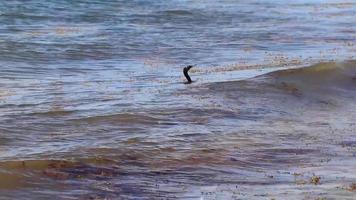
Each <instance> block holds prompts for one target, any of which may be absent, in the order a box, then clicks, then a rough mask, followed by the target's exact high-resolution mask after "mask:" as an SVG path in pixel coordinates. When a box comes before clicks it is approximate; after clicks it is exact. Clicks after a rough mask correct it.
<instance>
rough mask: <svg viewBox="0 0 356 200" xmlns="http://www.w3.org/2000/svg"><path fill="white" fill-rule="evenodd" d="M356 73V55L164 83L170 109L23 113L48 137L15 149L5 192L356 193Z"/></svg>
mask: <svg viewBox="0 0 356 200" xmlns="http://www.w3.org/2000/svg"><path fill="white" fill-rule="evenodd" d="M355 77H356V65H355V62H347V63H324V64H319V65H316V66H312V67H310V68H302V69H294V70H284V71H277V72H273V73H270V74H267V75H263V76H259V77H256V78H252V79H247V80H242V81H232V82H220V83H202V84H200V83H196V84H191V85H183V86H182V87H181V89H177V90H173V91H172V90H169V91H161V92H160V93H159V96H160V99H161V101H162V99H166V102H167V104H169V106H164V107H163V106H162V108H159V107H156V106H153V107H150V106H147V107H142V108H141V109H138V110H128V111H126V112H121V113H113V114H107V115H101V116H88V117H78V116H77V114H76V112H66V111H61V110H57V111H48V112H42V113H41V112H39V113H37V114H36V115H34V114H31V116H30V117H29V116H28V115H26V114H22V115H21V116H20V115H19V116H17V120H19V119H21V120H20V121H19V122H18V126H21V124H28V123H30V121H33V122H34V123H35V122H37V123H38V124H37V125H36V126H33V127H32V129H37V131H38V133H41V132H43V134H40V136H38V137H41V143H40V145H39V144H38V142H33V145H34V147H33V148H37V149H38V152H31V153H27V154H26V153H23V154H22V155H26V156H23V157H22V158H20V157H19V158H18V159H14V157H10V156H9V158H5V157H4V158H3V161H2V162H1V163H0V166H1V172H0V176H1V181H0V188H1V191H2V192H1V193H2V198H3V199H7V198H18V197H21V196H24V195H31V196H32V195H33V197H36V198H39V199H41V198H47V197H48V196H58V197H59V198H63V199H72V198H74V199H76V198H81V199H90V198H92V199H95V198H98V199H105V198H108V199H111V198H113V199H116V198H119V199H120V198H123V199H126V198H129V199H130V198H134V199H136V198H143V199H152V198H153V199H156V198H157V199H159V198H164V199H166V198H168V199H170V198H172V199H175V198H187V199H199V198H203V199H235V198H236V199H250V198H282V199H285V198H288V199H303V198H306V199H313V198H323V197H327V198H331V199H333V198H335V199H339V198H343V199H352V198H353V197H354V194H355V191H354V190H353V189H352V188H351V187H352V184H353V183H355V180H356V176H355V174H356V168H355V153H356V152H355V147H356V146H355V145H356V138H355V131H356V125H355V119H356V114H355V112H353V110H355V106H356V104H355V102H354V99H355V97H356V93H355V91H356V90H355V89H356V80H355ZM178 98H179V99H180V100H181V103H179V104H175V105H174V104H171V102H173V101H172V99H178ZM7 120H8V121H7V124H9V126H11V125H12V124H13V123H12V122H11V119H7ZM39 122H40V123H39ZM55 122H56V123H55ZM40 124H41V125H40ZM47 124H50V125H51V126H49V125H47ZM46 125H47V126H46ZM4 126H6V124H5V123H4V124H3V125H2V127H4ZM30 128H31V127H28V129H29V131H34V130H31V129H30ZM42 129H46V131H44V130H42ZM13 134H16V132H14V133H13ZM24 135H26V134H24ZM10 136H11V135H9V137H8V138H7V139H4V140H2V144H3V147H6V145H7V144H11V143H19V144H20V143H21V142H22V141H21V140H18V141H15V140H14V139H13V138H11V137H10ZM22 137H26V136H22ZM29 137H30V136H29ZM108 138H110V139H108ZM33 140H35V139H33ZM73 141H75V142H78V141H79V142H80V141H82V143H83V145H82V146H80V147H76V148H73V147H72V149H71V144H72V142H73ZM55 144H58V146H56V145H55ZM35 145H36V146H35ZM51 145H53V146H55V147H56V148H57V149H56V150H53V151H50V149H51ZM22 148H23V149H22V151H23V152H26V151H28V150H26V149H27V148H32V147H28V146H27V147H25V146H24V147H22ZM8 149H9V150H8V152H9V154H10V153H11V152H12V151H11V150H10V147H8ZM19 149H20V150H21V147H18V149H16V150H14V152H16V153H17V154H20V153H21V152H22V151H20V150H19ZM14 154H15V153H14ZM319 178H320V179H319ZM33 197H31V198H33Z"/></svg>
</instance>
